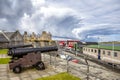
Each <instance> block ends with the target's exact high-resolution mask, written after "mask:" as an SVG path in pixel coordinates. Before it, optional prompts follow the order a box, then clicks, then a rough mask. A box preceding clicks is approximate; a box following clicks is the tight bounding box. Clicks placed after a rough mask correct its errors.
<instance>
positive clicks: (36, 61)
mask: <svg viewBox="0 0 120 80" xmlns="http://www.w3.org/2000/svg"><path fill="white" fill-rule="evenodd" d="M57 50H58V48H57V46H53V47H52V46H51V47H41V48H16V49H11V50H10V51H8V55H9V56H11V59H12V60H11V61H10V62H9V68H10V70H13V72H14V73H21V71H22V69H23V68H26V67H31V66H34V67H35V68H36V69H37V70H44V69H45V65H44V63H43V62H42V59H41V53H43V52H50V51H57Z"/></svg>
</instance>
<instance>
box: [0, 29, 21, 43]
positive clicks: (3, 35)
mask: <svg viewBox="0 0 120 80" xmlns="http://www.w3.org/2000/svg"><path fill="white" fill-rule="evenodd" d="M17 34H20V32H19V31H15V32H2V31H1V32H0V42H9V41H10V40H11V39H12V38H14V36H16V35H17ZM20 35H21V34H20ZM21 36H22V35H21Z"/></svg>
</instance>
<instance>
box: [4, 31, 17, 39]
mask: <svg viewBox="0 0 120 80" xmlns="http://www.w3.org/2000/svg"><path fill="white" fill-rule="evenodd" d="M4 33H5V35H6V36H7V37H8V38H9V39H10V38H11V36H12V35H13V34H14V33H15V32H4Z"/></svg>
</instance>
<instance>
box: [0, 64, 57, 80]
mask: <svg viewBox="0 0 120 80" xmlns="http://www.w3.org/2000/svg"><path fill="white" fill-rule="evenodd" d="M57 73H58V72H56V70H55V69H54V68H52V67H51V66H48V67H47V68H46V69H45V70H36V69H34V68H33V69H28V70H25V71H23V72H22V73H20V74H15V73H13V72H12V70H9V68H8V64H0V80H35V79H37V78H40V77H46V76H50V75H55V74H57Z"/></svg>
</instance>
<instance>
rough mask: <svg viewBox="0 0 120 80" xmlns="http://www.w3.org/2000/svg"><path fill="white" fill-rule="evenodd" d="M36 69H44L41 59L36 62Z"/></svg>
mask: <svg viewBox="0 0 120 80" xmlns="http://www.w3.org/2000/svg"><path fill="white" fill-rule="evenodd" d="M36 69H37V70H44V69H45V65H44V63H43V62H42V61H40V62H38V63H37V64H36Z"/></svg>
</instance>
